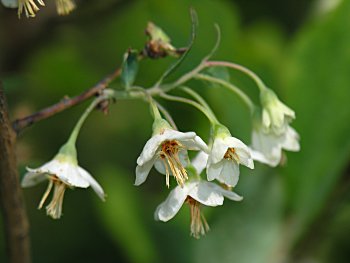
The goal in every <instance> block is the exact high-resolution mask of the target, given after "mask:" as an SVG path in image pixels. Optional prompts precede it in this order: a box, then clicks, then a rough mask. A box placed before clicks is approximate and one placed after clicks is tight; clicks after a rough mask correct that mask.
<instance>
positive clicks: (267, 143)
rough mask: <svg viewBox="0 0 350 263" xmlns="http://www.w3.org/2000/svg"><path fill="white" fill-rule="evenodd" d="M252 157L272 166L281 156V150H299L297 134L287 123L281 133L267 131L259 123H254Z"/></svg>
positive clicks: (276, 163) (275, 164)
mask: <svg viewBox="0 0 350 263" xmlns="http://www.w3.org/2000/svg"><path fill="white" fill-rule="evenodd" d="M251 148H252V151H251V154H252V158H253V159H254V160H256V161H259V162H261V163H265V164H268V165H270V166H272V167H275V166H277V165H278V164H279V163H280V161H281V158H282V150H287V151H293V152H297V151H299V150H300V145H299V134H298V133H297V132H296V131H295V130H294V129H293V128H292V127H290V126H289V125H287V126H286V128H285V131H284V132H283V133H281V134H275V133H274V132H273V131H267V132H266V130H265V129H264V128H263V127H261V125H259V124H257V125H255V127H254V129H253V133H252V146H251Z"/></svg>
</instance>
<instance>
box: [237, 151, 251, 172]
mask: <svg viewBox="0 0 350 263" xmlns="http://www.w3.org/2000/svg"><path fill="white" fill-rule="evenodd" d="M235 152H236V154H237V155H238V158H239V163H241V164H243V165H245V166H247V167H248V168H250V169H254V162H253V159H252V157H251V155H250V150H249V148H248V147H247V148H246V149H243V148H235Z"/></svg>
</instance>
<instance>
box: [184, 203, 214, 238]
mask: <svg viewBox="0 0 350 263" xmlns="http://www.w3.org/2000/svg"><path fill="white" fill-rule="evenodd" d="M186 203H187V204H188V205H189V206H190V211H191V236H193V237H194V238H197V239H199V238H200V236H201V235H202V236H204V235H205V233H206V232H208V231H209V225H208V223H207V220H205V217H204V215H203V214H202V213H201V208H200V206H201V204H200V203H199V202H198V201H197V200H195V199H193V198H192V197H190V196H187V198H186Z"/></svg>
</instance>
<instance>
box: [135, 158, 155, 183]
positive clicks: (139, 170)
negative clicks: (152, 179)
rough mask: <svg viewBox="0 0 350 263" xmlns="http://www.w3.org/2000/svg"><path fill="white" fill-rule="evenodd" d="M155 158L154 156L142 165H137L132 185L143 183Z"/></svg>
mask: <svg viewBox="0 0 350 263" xmlns="http://www.w3.org/2000/svg"><path fill="white" fill-rule="evenodd" d="M156 158H157V157H156V156H154V157H153V158H152V159H151V160H150V161H148V162H146V163H144V164H143V165H138V166H137V167H136V179H135V184H134V185H137V186H138V185H141V184H143V183H144V182H145V181H146V179H147V177H148V174H149V172H150V171H151V169H152V166H153V164H154V162H155V160H156Z"/></svg>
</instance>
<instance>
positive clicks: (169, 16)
mask: <svg viewBox="0 0 350 263" xmlns="http://www.w3.org/2000/svg"><path fill="white" fill-rule="evenodd" d="M46 2H47V7H45V8H42V10H41V11H40V12H39V13H38V15H37V17H36V18H35V19H25V18H22V19H21V20H18V19H17V16H16V12H15V11H14V10H7V9H5V8H3V7H1V8H0V40H1V41H0V61H1V64H0V76H1V80H2V81H3V83H4V87H5V90H6V94H7V95H8V103H9V107H10V110H11V117H12V119H15V118H18V117H23V116H26V115H28V114H30V113H32V112H35V111H37V110H39V109H41V108H43V107H45V106H48V105H50V104H53V103H55V102H57V101H59V100H60V99H62V98H63V97H64V96H65V95H67V96H74V95H76V94H78V93H80V92H82V91H83V90H85V89H87V88H89V87H91V86H92V85H94V84H95V83H97V82H98V81H99V80H100V79H102V78H103V77H104V76H105V75H106V74H108V73H109V72H111V71H113V69H114V68H116V67H117V66H118V65H120V63H121V61H122V57H123V53H124V51H125V50H126V49H127V48H129V47H132V48H136V49H142V48H143V45H144V43H145V36H144V28H145V26H146V24H147V21H153V22H155V23H156V24H158V25H160V26H161V27H162V28H163V29H164V30H165V31H166V32H167V33H168V34H169V35H170V37H171V38H172V40H173V44H174V45H175V46H179V47H181V46H186V45H187V43H188V41H189V35H190V16H189V8H190V7H194V9H195V10H196V11H197V13H198V18H199V28H198V32H197V39H196V42H195V44H194V47H193V50H192V51H191V53H190V54H189V56H188V57H187V58H186V60H185V62H184V63H183V64H182V65H181V67H180V68H179V70H178V71H176V73H174V74H173V75H172V78H173V79H174V78H176V77H177V76H180V75H181V74H182V73H184V72H186V71H188V70H189V69H191V68H192V67H193V66H195V65H196V64H197V63H198V62H199V61H200V59H201V58H202V57H203V56H205V55H206V54H207V53H208V52H209V50H210V49H211V47H212V46H213V45H214V43H215V39H216V35H215V30H214V27H213V24H214V23H217V24H218V25H219V26H220V28H221V32H222V41H221V45H220V48H219V50H218V52H217V53H216V54H215V59H222V60H231V61H234V62H237V63H240V64H242V65H245V66H247V67H249V68H251V69H252V70H254V71H255V72H256V73H257V74H258V75H259V76H261V78H262V79H263V80H264V81H265V83H266V84H267V85H268V86H269V87H271V88H272V89H273V90H275V91H276V93H277V94H278V95H279V97H280V98H281V99H282V100H283V101H284V102H285V103H286V104H287V105H289V106H290V107H292V108H293V109H294V110H295V112H296V114H297V119H296V121H295V122H294V123H293V124H292V125H293V126H294V127H295V128H296V129H297V131H298V132H299V133H300V135H301V152H299V153H287V157H288V161H287V163H286V164H285V165H284V166H283V167H280V168H277V169H271V168H268V167H266V166H263V165H260V164H256V169H255V170H254V171H248V169H245V168H244V167H243V168H242V169H241V171H242V175H241V178H240V182H239V184H238V186H237V189H236V191H237V192H238V193H240V194H241V195H243V196H244V198H245V199H244V200H243V201H242V202H240V203H237V202H229V201H226V202H225V204H224V206H221V207H217V208H205V209H204V213H205V214H206V217H207V220H208V222H209V224H210V227H211V231H210V232H209V233H208V234H207V235H206V236H205V237H203V238H201V239H200V240H195V239H193V238H191V237H190V236H189V211H188V208H187V207H183V208H182V210H181V212H180V213H179V214H178V215H177V216H176V217H175V218H174V219H173V220H171V221H170V222H168V223H160V222H155V221H154V220H153V212H154V210H155V208H156V207H157V205H158V204H159V203H160V202H162V201H163V200H164V198H166V196H167V194H168V192H169V191H168V190H167V189H166V188H165V186H164V178H163V177H162V176H160V175H158V174H157V173H156V172H154V171H153V172H152V174H151V176H149V178H148V180H147V181H146V183H145V184H143V185H142V186H140V187H135V186H133V182H134V176H135V175H134V169H135V166H136V163H135V161H136V159H137V156H138V154H139V153H140V152H141V150H142V148H143V145H144V143H145V141H146V140H147V139H148V138H149V136H150V135H151V123H152V119H151V117H150V115H149V110H148V106H147V105H146V104H145V103H144V102H141V101H120V102H119V101H118V102H117V103H116V104H115V105H112V106H111V108H110V114H109V115H108V116H107V117H105V116H103V114H101V113H99V112H94V113H93V114H92V116H91V117H90V118H89V119H88V121H87V122H86V124H85V126H84V127H83V129H82V132H81V136H80V137H79V139H78V154H79V161H80V164H81V166H83V167H84V168H86V169H87V170H88V171H90V172H91V173H92V174H93V175H94V176H95V178H96V179H97V181H99V182H100V183H101V185H102V186H103V188H104V189H105V191H106V192H107V194H108V198H107V202H105V203H103V202H101V201H100V200H99V199H98V198H97V197H96V195H95V194H94V193H93V191H92V190H91V189H89V190H87V191H85V190H80V189H75V190H74V191H67V192H66V195H65V200H64V216H63V217H62V219H60V220H58V221H54V220H52V219H50V218H49V217H47V216H46V215H45V211H44V210H42V211H41V210H37V209H36V207H37V205H38V203H39V201H40V198H41V196H42V194H43V192H44V190H45V188H46V185H45V184H41V185H38V186H36V187H33V188H30V189H25V190H24V195H25V201H26V208H27V212H28V214H29V219H30V224H31V239H32V254H33V262H35V263H41V262H43V263H44V262H45V263H47V262H50V263H56V262H66V263H68V262H86V263H87V262H130V263H132V262H140V263H150V262H174V263H175V262H208V263H211V262H213V263H214V262H224V263H225V262H240V263H252V262H253V263H255V262H257V263H260V262H261V263H264V262H266V263H267V262H268V263H279V262H313V263H314V262H332V263H333V262H349V261H350V252H349V251H350V192H349V189H350V177H349V176H350V166H349V161H350V139H349V135H350V106H349V100H350V30H349V26H350V15H349V14H350V1H348V0H343V1H341V0H318V1H307V0H305V1H302V0H298V1H296V0H285V1H278V0H265V1H258V0H254V1H253V0H252V1H244V0H239V1H238V0H237V1H234V0H232V1H228V0H227V1H224V0H221V1H219V0H217V1H210V0H193V1H186V0H177V1H168V0H166V1H162V0H149V1H136V0H134V1H127V0H119V1H118V0H115V1H112V0H105V1H92V0H86V1H77V4H78V8H77V10H75V11H74V12H73V13H72V14H71V15H69V16H67V17H58V16H57V15H56V13H55V7H54V3H53V1H49V0H47V1H46ZM173 61H174V59H172V58H166V59H163V60H156V61H155V60H145V61H143V62H142V63H141V65H140V69H139V75H138V77H137V80H136V84H138V85H142V86H145V87H148V86H150V85H152V83H154V82H155V81H156V80H157V78H158V77H159V76H160V75H161V74H162V72H163V71H164V70H165V69H166V68H167V66H168V65H170V64H171V63H172V62H173ZM230 78H231V81H232V82H233V83H235V84H237V85H238V86H240V87H242V89H243V90H244V91H246V92H247V93H248V94H249V95H251V96H252V98H253V100H254V101H256V102H257V101H258V94H257V89H256V87H255V85H254V83H253V82H252V81H251V80H250V79H248V78H247V77H245V76H244V75H242V74H239V73H237V72H230ZM118 85H119V82H118V80H117V81H116V82H115V83H114V84H113V85H112V86H113V87H117V86H118ZM190 85H191V87H193V88H195V89H196V90H197V91H199V92H201V94H203V96H205V97H206V98H207V99H208V101H209V103H210V104H211V105H212V107H213V109H214V111H215V112H216V113H217V115H218V116H219V118H220V120H221V121H222V122H223V123H224V124H226V125H227V126H228V127H229V128H230V129H231V131H232V134H233V135H234V136H236V137H238V138H241V139H243V140H244V141H245V142H246V143H249V141H250V132H251V126H250V120H249V115H248V112H247V110H246V108H245V107H244V105H243V104H242V103H241V102H240V101H239V100H238V99H237V98H236V97H235V96H234V95H233V94H230V93H228V92H227V91H226V90H224V89H222V88H220V87H206V86H205V85H204V83H201V82H195V81H193V82H191V83H190ZM164 105H166V107H167V108H168V109H169V111H170V112H171V113H172V115H173V117H174V119H175V121H176V123H177V125H178V127H179V128H180V129H181V130H183V131H189V130H195V131H196V132H197V133H198V134H199V135H201V136H202V138H204V139H207V138H208V133H209V127H208V123H207V122H206V119H205V118H204V117H202V116H201V115H200V114H198V112H196V110H193V109H192V108H190V107H188V106H186V105H179V104H175V103H164ZM85 106H86V104H84V105H80V106H78V107H75V108H73V109H71V110H68V111H66V112H64V113H61V114H58V115H56V116H54V117H52V118H50V119H48V120H45V121H42V122H40V123H37V124H35V125H34V126H33V127H31V128H29V129H27V130H25V132H23V134H22V135H21V136H20V137H19V138H18V147H17V150H18V163H19V169H20V172H21V174H23V173H24V171H25V166H29V167H37V166H39V165H41V164H42V163H43V162H46V161H48V160H49V159H51V158H52V157H53V156H54V155H55V153H56V151H57V150H58V148H59V147H60V146H61V144H62V143H64V142H65V140H66V139H67V136H68V135H69V133H70V131H71V129H72V127H73V125H74V124H75V121H76V120H77V118H78V117H79V115H80V113H81V112H82V111H83V109H84V107H85ZM0 229H3V226H2V223H1V219H0ZM0 233H1V235H0V262H5V256H4V236H3V231H2V230H0Z"/></svg>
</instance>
